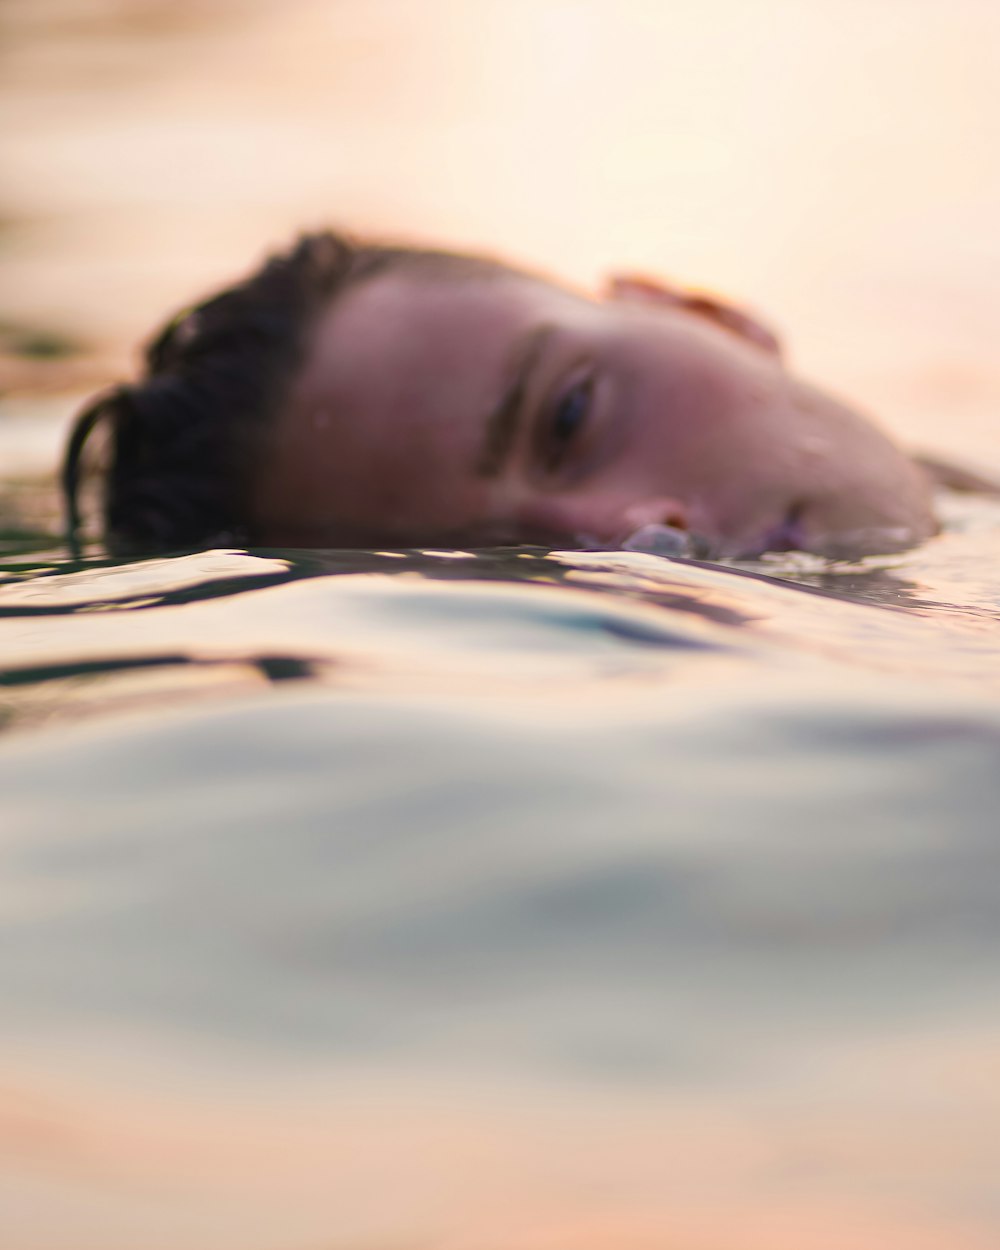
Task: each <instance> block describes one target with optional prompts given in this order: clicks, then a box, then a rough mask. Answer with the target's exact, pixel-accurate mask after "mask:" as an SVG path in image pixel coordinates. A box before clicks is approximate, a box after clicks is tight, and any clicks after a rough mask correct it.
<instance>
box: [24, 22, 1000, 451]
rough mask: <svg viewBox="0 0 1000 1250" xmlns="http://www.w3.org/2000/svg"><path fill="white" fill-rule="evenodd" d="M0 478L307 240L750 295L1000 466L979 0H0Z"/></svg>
mask: <svg viewBox="0 0 1000 1250" xmlns="http://www.w3.org/2000/svg"><path fill="white" fill-rule="evenodd" d="M0 38H2V46H3V53H2V55H3V77H2V83H3V85H2V88H0V108H2V116H3V125H2V128H0V167H2V171H3V182H2V200H0V267H2V269H0V337H2V360H0V367H2V369H3V390H4V393H5V394H4V399H3V401H2V407H0V457H2V462H0V473H2V472H5V471H6V472H8V473H9V472H11V471H16V470H17V469H18V467H19V466H21V467H23V466H24V465H26V464H28V463H29V462H30V465H31V466H34V467H35V468H39V467H42V466H45V465H46V464H47V463H48V460H49V459H51V456H52V454H53V450H52V449H53V447H54V445H55V441H57V440H55V441H54V439H55V432H56V431H57V430H58V429H61V427H62V424H63V423H64V422H65V419H66V416H67V414H68V413H70V412H71V411H72V408H73V405H74V404H75V402H76V400H77V398H78V397H79V395H80V394H82V393H85V392H87V391H88V390H90V389H93V387H95V386H97V385H100V384H102V383H104V382H105V381H107V380H109V379H111V378H114V377H117V376H119V375H120V374H121V373H122V372H123V371H127V370H128V369H129V367H130V364H131V361H132V359H133V354H134V352H135V349H136V347H137V345H138V344H139V343H140V342H141V341H142V340H143V339H144V338H145V337H146V336H147V335H148V334H149V333H150V331H151V330H152V329H153V328H154V326H156V325H157V324H159V322H160V321H162V320H163V319H164V317H165V316H166V315H167V314H168V313H170V312H171V311H172V310H174V309H176V308H177V307H178V306H181V305H183V304H185V303H187V302H190V301H191V300H192V299H193V298H194V297H196V296H197V295H199V294H202V293H204V292H205V290H206V289H207V288H210V287H212V286H213V285H214V284H217V283H221V282H225V281H227V280H229V279H230V278H232V277H234V276H236V275H237V274H238V273H239V272H241V271H242V270H244V269H246V268H248V267H249V266H250V265H251V264H253V263H254V262H255V261H256V260H257V259H258V258H259V257H260V255H261V253H262V252H263V251H264V250H266V249H267V248H268V247H269V246H272V245H274V244H280V243H281V242H283V241H284V240H285V239H287V238H288V236H289V235H290V234H291V233H293V232H294V231H296V230H297V229H299V228H302V227H305V226H316V225H319V224H326V223H334V224H337V225H342V226H346V227H348V228H350V229H353V230H354V231H357V232H362V233H365V232H371V233H376V234H387V235H392V236H396V237H404V238H417V239H421V240H430V241H434V242H439V243H444V244H446V245H447V244H454V245H456V246H462V247H470V248H476V249H485V250H488V251H493V252H499V253H500V254H502V255H507V256H510V257H512V258H514V259H520V260H524V261H526V262H528V263H530V264H532V265H536V266H540V267H542V268H544V269H548V270H550V271H552V272H554V273H556V274H561V275H565V276H566V277H568V278H570V279H572V280H574V281H577V282H581V283H584V284H587V285H593V284H596V282H597V281H599V279H600V276H601V275H602V274H603V273H604V272H606V271H607V270H608V269H611V268H614V267H616V266H617V267H620V266H627V267H633V268H638V269H642V270H648V271H650V272H653V273H662V274H665V275H668V276H670V277H673V278H676V279H679V280H681V281H685V282H689V283H692V284H694V285H697V286H704V287H708V288H712V289H716V290H719V291H722V292H724V293H727V294H730V295H732V296H735V297H737V298H740V299H743V300H745V301H747V302H749V303H750V304H752V305H754V306H756V307H757V308H759V309H761V310H763V311H764V312H765V313H766V314H767V315H769V316H770V317H771V318H772V319H773V320H774V321H775V322H776V323H777V324H778V325H779V327H783V328H784V330H785V332H786V335H787V337H788V338H789V340H790V345H791V348H792V356H793V359H794V360H795V361H796V363H797V364H798V365H799V366H800V367H801V368H802V369H803V370H804V371H808V372H810V373H812V374H814V375H816V376H817V377H818V378H819V379H821V380H823V381H826V382H827V383H828V384H830V385H832V386H833V387H834V388H835V389H840V390H842V391H844V392H845V393H847V394H850V395H851V396H852V397H854V398H856V399H857V400H858V401H860V402H861V403H862V404H864V405H867V406H868V407H869V408H870V409H872V410H873V411H874V412H875V413H877V414H878V415H880V416H881V417H882V419H883V421H884V422H885V423H887V424H888V425H889V426H890V427H891V428H892V429H894V430H895V431H896V432H897V434H899V435H900V436H902V437H903V438H904V439H907V440H909V441H910V442H912V443H916V444H921V445H925V446H929V447H932V448H936V449H938V450H944V451H949V452H951V453H952V454H954V455H957V456H959V457H962V458H964V459H966V460H970V461H972V462H974V463H976V464H980V465H983V464H989V465H992V466H993V467H1000V431H998V423H997V422H996V420H995V416H996V413H997V412H998V411H1000V361H998V355H997V351H996V348H995V336H996V334H997V329H998V327H1000V236H998V231H997V224H996V223H997V221H998V218H1000V162H998V159H997V156H998V152H1000V90H998V86H997V84H998V81H1000V5H997V4H996V3H995V0H951V2H950V3H947V4H946V3H943V2H942V0H699V3H697V4H695V3H690V2H682V0H2V3H0Z"/></svg>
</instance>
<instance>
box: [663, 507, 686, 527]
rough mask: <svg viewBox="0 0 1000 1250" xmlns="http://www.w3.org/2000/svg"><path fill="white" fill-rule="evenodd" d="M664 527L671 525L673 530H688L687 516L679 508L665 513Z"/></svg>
mask: <svg viewBox="0 0 1000 1250" xmlns="http://www.w3.org/2000/svg"><path fill="white" fill-rule="evenodd" d="M661 524H663V525H669V526H670V528H671V529H675V530H686V529H687V527H688V523H687V516H686V514H685V513H684V512H682V511H681V510H680V509H679V508H677V509H674V510H672V511H670V512H666V513H664V516H663V520H662V522H661Z"/></svg>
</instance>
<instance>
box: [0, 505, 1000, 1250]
mask: <svg viewBox="0 0 1000 1250" xmlns="http://www.w3.org/2000/svg"><path fill="white" fill-rule="evenodd" d="M942 507H943V510H944V512H945V513H946V515H947V519H948V523H947V527H946V529H945V532H944V533H943V534H942V535H941V536H940V537H939V538H937V539H935V540H934V541H932V542H931V543H929V544H927V545H926V546H925V547H923V548H922V549H920V550H918V551H916V552H910V553H905V554H903V555H897V556H893V557H891V558H886V559H879V560H869V561H865V562H863V563H860V564H857V565H840V566H837V565H831V564H829V563H828V562H823V561H820V560H817V559H814V558H811V557H806V556H802V555H794V554H790V555H783V556H781V557H775V558H774V559H773V560H771V561H765V562H762V563H760V564H758V565H755V566H741V567H729V568H727V567H721V566H712V565H707V564H698V563H688V562H683V561H672V560H667V559H663V558H660V557H656V556H649V555H640V554H633V553H607V552H603V553H583V552H544V551H536V550H505V551H493V552H460V551H443V552H433V551H426V552H403V551H391V552H376V553H372V552H302V551H254V552H242V551H214V552H203V553H196V554H190V555H181V556H176V557H172V558H166V559H158V560H146V561H138V562H132V563H115V562H114V561H110V560H108V559H106V558H102V557H101V556H100V555H99V554H91V555H88V556H87V557H86V558H83V559H80V560H79V561H76V562H72V561H70V560H68V559H67V558H66V557H65V553H61V552H59V551H47V550H44V549H38V544H37V543H36V544H32V543H29V542H27V541H23V542H21V544H20V546H19V547H18V546H17V545H16V544H13V543H11V544H8V553H7V555H6V557H5V559H4V561H3V564H2V578H0V654H2V656H3V673H2V676H0V715H2V716H3V718H4V725H5V731H6V732H5V734H4V735H3V737H2V746H0V793H2V794H3V808H4V812H5V819H4V823H3V833H2V846H3V852H4V863H5V873H4V879H5V887H4V890H5V904H4V907H3V910H2V924H3V940H2V941H0V985H2V987H3V1002H4V1010H3V1016H2V1024H0V1029H2V1035H3V1052H4V1067H3V1069H0V1150H2V1151H3V1153H4V1156H5V1167H4V1168H3V1169H0V1207H2V1209H3V1210H4V1211H5V1212H6V1215H5V1223H6V1224H7V1226H8V1227H11V1228H14V1229H15V1230H16V1238H15V1242H16V1244H17V1245H18V1246H21V1247H34V1246H39V1247H41V1246H44V1247H46V1248H50V1247H63V1246H65V1247H67V1248H68V1247H73V1248H74V1250H76V1248H77V1247H80V1246H83V1245H86V1246H88V1247H89V1246H95V1247H96V1246H101V1247H104V1248H105V1250H114V1248H116V1247H119V1246H120V1247H122V1248H124V1247H133V1246H135V1245H137V1244H142V1245H143V1246H144V1247H150V1248H154V1247H160V1246H162V1247H164V1248H166V1247H175V1246H177V1245H179V1244H183V1245H186V1246H205V1247H208V1246H213V1247H216V1246H233V1247H236V1246H239V1247H243V1248H255V1247H261V1248H265V1247H266V1248H268V1250H270V1248H272V1247H274V1248H277V1247H291V1246H295V1247H298V1246H302V1247H307V1246H319V1245H323V1246H337V1247H339V1246H343V1247H345V1248H346V1247H348V1246H350V1247H373V1248H374V1247H378V1248H379V1250H381V1248H382V1247H387V1246H391V1247H395V1246H400V1247H402V1246H407V1247H409V1246H456V1247H458V1246H462V1247H467V1246H472V1247H479V1246H482V1247H486V1246H489V1247H494V1246H495V1247H497V1250H499V1248H500V1247H507V1246H515V1247H539V1248H541V1247H543V1246H544V1247H546V1248H549V1247H560V1248H562V1247H565V1248H566V1250H569V1248H570V1247H573V1248H576V1247H581V1246H591V1245H593V1246H610V1245H614V1246H616V1247H617V1246H626V1247H631V1246H635V1247H639V1246H641V1247H648V1248H650V1250H652V1247H673V1246H676V1247H678V1250H680V1248H681V1247H683V1248H684V1250H688V1248H689V1247H691V1248H695V1250H696V1248H698V1247H706V1248H708V1247H712V1248H715V1247H725V1248H726V1250H747V1248H750V1247H752V1248H756V1247H760V1248H761V1250H764V1247H768V1248H769V1250H773V1248H774V1247H785V1246H788V1247H793V1246H794V1247H800V1246H809V1247H826V1246H829V1247H831V1248H832V1247H834V1246H836V1247H838V1248H839V1247H842V1246H857V1247H865V1248H867V1247H869V1246H872V1247H874V1246H876V1245H877V1246H898V1247H901V1248H902V1247H905V1248H906V1250H912V1248H914V1247H924V1246H927V1247H935V1248H936V1247H941V1248H942V1250H944V1248H945V1247H947V1248H948V1250H955V1248H957V1247H962V1248H963V1250H964V1248H966V1247H969V1248H971V1247H977V1248H978V1247H980V1246H982V1247H986V1246H992V1245H995V1244H996V1237H997V1235H998V1234H1000V1191H998V1187H997V1183H996V1158H997V1149H998V1147H1000V1134H998V1126H1000V1116H998V1112H1000V1099H998V1089H1000V1085H998V1082H997V1079H996V1076H997V1069H996V1055H997V1053H998V1051H997V1043H998V1041H1000V995H998V990H1000V975H998V972H997V967H998V954H1000V949H998V948H1000V926H998V920H997V916H998V914H1000V913H998V910H997V882H998V871H1000V840H998V837H997V831H998V818H997V810H998V802H1000V773H998V768H1000V703H998V699H997V695H998V693H1000V578H998V577H997V576H996V569H997V559H996V557H997V554H998V552H1000V505H998V504H996V503H993V502H990V501H984V500H982V499H973V498H971V497H970V498H969V499H961V498H960V497H957V496H955V497H949V498H945V499H943V500H942ZM32 547H34V548H35V549H34V550H32V549H31V548H32ZM81 1230H84V1233H85V1238H84V1240H81V1239H80V1232H81ZM12 1244H14V1243H12Z"/></svg>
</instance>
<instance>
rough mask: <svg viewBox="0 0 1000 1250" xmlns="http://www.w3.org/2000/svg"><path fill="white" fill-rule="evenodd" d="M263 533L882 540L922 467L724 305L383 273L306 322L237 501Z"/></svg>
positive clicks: (312, 537)
mask: <svg viewBox="0 0 1000 1250" xmlns="http://www.w3.org/2000/svg"><path fill="white" fill-rule="evenodd" d="M254 508H255V528H256V532H257V536H258V537H259V539H260V541H262V542H266V543H272V544H275V545H300V546H350V545H358V546H367V545H389V544H392V545H407V546H423V545H430V544H437V545H444V544H449V545H455V544H460V545H467V546H471V545H477V544H478V545H490V544H497V543H522V542H537V543H552V544H565V545H590V546H608V547H611V546H616V545H620V544H621V543H622V542H623V541H625V540H627V539H628V538H629V536H630V535H632V534H634V533H635V532H636V531H637V530H641V529H643V527H646V526H649V525H666V526H671V527H674V528H676V529H680V530H685V531H689V532H691V533H693V534H697V535H698V536H700V539H701V540H703V541H704V543H705V544H706V548H707V550H708V551H710V552H711V553H712V554H715V555H720V556H752V555H755V554H759V553H760V552H762V551H765V550H768V549H787V548H792V547H795V548H802V549H804V550H809V551H816V552H820V553H827V554H855V553H860V552H864V551H885V550H892V549H895V548H899V547H903V546H906V545H909V544H911V543H913V542H917V541H920V540H921V539H923V538H925V537H926V536H928V535H929V534H930V533H932V532H933V530H934V521H933V518H932V515H931V511H930V507H929V503H928V496H927V488H926V485H925V483H924V480H923V478H922V476H921V474H920V472H919V471H918V470H917V469H916V468H915V466H914V465H913V464H912V463H911V462H910V460H909V459H908V458H907V457H905V456H904V455H903V454H902V453H901V452H900V451H899V450H898V449H897V448H896V447H895V446H894V445H893V444H892V443H891V442H889V440H888V439H887V438H885V437H884V436H883V435H882V434H881V433H880V432H879V431H878V430H877V429H876V428H875V427H873V426H872V425H871V424H870V423H869V422H868V421H866V420H865V419H864V418H863V417H861V416H860V415H859V414H858V413H856V412H854V411H853V410H851V409H850V408H847V407H845V406H844V405H842V404H841V403H839V402H837V401H836V400H834V399H833V398H831V397H830V396H829V395H826V394H825V393H823V392H822V391H820V390H817V389H816V388H814V387H812V386H810V385H808V384H807V383H805V382H802V381H801V380H799V379H797V378H796V377H794V376H793V375H792V374H790V373H789V372H788V371H787V370H786V368H785V367H784V365H783V363H782V360H781V357H780V353H779V351H778V348H777V344H776V342H775V341H774V339H773V337H772V336H771V335H770V334H769V332H768V331H767V330H766V329H765V328H764V327H762V326H761V325H759V324H758V323H757V322H755V321H753V320H752V319H750V318H748V317H746V316H745V315H744V314H741V313H739V312H737V311H736V310H734V309H732V308H729V307H727V306H724V305H719V304H716V303H714V302H711V301H707V300H704V299H694V298H692V297H689V296H686V295H683V294H678V293H676V292H673V291H669V290H666V289H664V288H662V287H658V286H654V285H652V284H649V283H646V282H642V281H636V280H619V281H618V282H616V283H613V284H612V286H611V288H610V289H609V292H608V295H607V297H606V298H604V299H599V300H594V299H588V298H584V297H582V296H580V295H577V294H574V293H572V292H570V291H567V290H564V289H562V288H560V287H557V286H555V285H551V284H549V283H547V282H543V281H540V280H537V279H534V278H531V277H527V276H525V275H522V274H518V273H515V272H513V271H505V270H501V271H498V272H497V273H495V274H492V273H488V272H484V273H473V274H466V275H462V276H460V277H456V276H454V275H449V274H445V275H434V274H431V275H428V274H427V273H425V272H421V271H419V270H407V269H406V268H405V267H400V268H397V269H395V270H392V271H388V272H386V273H384V274H382V275H380V276H378V277H375V278H371V279H369V280H367V281H364V282H361V283H359V284H358V285H357V286H356V287H354V288H351V289H349V290H348V291H346V292H345V293H344V294H342V295H341V296H340V297H339V298H338V299H337V300H335V301H334V302H333V303H332V304H331V306H330V308H329V310H328V311H327V312H326V314H325V315H324V316H323V318H322V319H321V320H320V322H319V324H318V326H317V328H316V332H315V335H314V338H313V341H312V344H311V349H310V351H309V354H308V358H307V360H306V363H305V365H304V367H303V368H302V370H301V372H300V374H299V376H298V377H297V379H296V380H295V383H294V386H293V388H292V394H291V396H290V399H289V401H288V402H287V404H286V405H285V407H284V409H283V411H282V412H281V413H280V414H278V416H277V419H276V420H275V422H274V423H273V427H272V428H271V430H270V431H269V441H268V445H267V446H266V447H265V449H264V454H263V455H262V457H261V468H260V472H259V475H258V478H257V482H256V487H255V495H254Z"/></svg>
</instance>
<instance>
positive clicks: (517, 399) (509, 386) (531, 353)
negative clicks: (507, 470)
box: [476, 323, 555, 477]
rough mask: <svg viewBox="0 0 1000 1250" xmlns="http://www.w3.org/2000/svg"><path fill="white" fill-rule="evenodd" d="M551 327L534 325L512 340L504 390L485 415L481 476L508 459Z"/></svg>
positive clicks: (491, 473) (494, 472)
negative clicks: (526, 396) (514, 341)
mask: <svg viewBox="0 0 1000 1250" xmlns="http://www.w3.org/2000/svg"><path fill="white" fill-rule="evenodd" d="M554 330H555V326H554V325H550V324H547V323H546V324H543V325H539V326H535V327H534V328H533V329H531V330H529V331H528V332H527V334H525V335H523V336H522V337H521V338H520V339H518V341H517V343H515V345H514V349H513V351H512V352H511V358H510V361H509V363H508V376H507V381H506V384H505V386H504V388H503V394H502V395H501V396H500V400H499V402H498V403H497V405H496V407H495V408H494V409H493V411H492V412H491V413H490V414H489V416H488V417H487V418H486V432H485V435H484V437H483V444H482V449H481V451H480V453H479V456H478V458H477V460H476V472H477V474H478V475H479V476H480V477H496V476H497V474H498V473H499V472H500V471H501V470H502V469H503V467H504V465H505V464H506V462H507V460H508V459H509V457H510V453H511V449H512V448H513V446H514V441H515V439H516V438H517V431H518V427H519V425H520V423H521V417H522V413H523V410H524V398H525V395H526V394H527V391H528V387H529V385H530V383H531V377H532V374H533V372H534V370H535V366H536V365H537V364H538V362H539V360H540V359H541V355H542V351H543V349H544V347H545V344H546V342H547V341H548V339H549V338H551V336H552V334H553V332H554Z"/></svg>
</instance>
